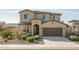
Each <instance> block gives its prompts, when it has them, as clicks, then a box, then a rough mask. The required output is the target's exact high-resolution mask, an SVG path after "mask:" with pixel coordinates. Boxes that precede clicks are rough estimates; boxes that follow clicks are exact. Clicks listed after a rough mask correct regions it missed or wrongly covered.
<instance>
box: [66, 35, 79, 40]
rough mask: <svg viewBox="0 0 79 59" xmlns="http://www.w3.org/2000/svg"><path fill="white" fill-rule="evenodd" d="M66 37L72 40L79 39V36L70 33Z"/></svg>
mask: <svg viewBox="0 0 79 59" xmlns="http://www.w3.org/2000/svg"><path fill="white" fill-rule="evenodd" d="M66 38H68V39H70V40H72V41H79V36H76V35H70V36H67V37H66Z"/></svg>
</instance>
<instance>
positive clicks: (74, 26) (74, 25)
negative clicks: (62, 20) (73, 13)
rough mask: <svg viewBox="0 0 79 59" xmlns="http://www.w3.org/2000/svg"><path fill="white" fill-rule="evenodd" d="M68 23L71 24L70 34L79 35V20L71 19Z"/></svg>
mask: <svg viewBox="0 0 79 59" xmlns="http://www.w3.org/2000/svg"><path fill="white" fill-rule="evenodd" d="M68 24H69V25H70V34H78V35H79V20H71V21H69V22H68Z"/></svg>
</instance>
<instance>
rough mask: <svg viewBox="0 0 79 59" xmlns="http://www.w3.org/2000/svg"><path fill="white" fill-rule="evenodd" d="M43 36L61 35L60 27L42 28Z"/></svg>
mask: <svg viewBox="0 0 79 59" xmlns="http://www.w3.org/2000/svg"><path fill="white" fill-rule="evenodd" d="M43 35H44V36H62V28H43Z"/></svg>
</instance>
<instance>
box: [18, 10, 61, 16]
mask: <svg viewBox="0 0 79 59" xmlns="http://www.w3.org/2000/svg"><path fill="white" fill-rule="evenodd" d="M23 11H30V12H34V13H36V14H54V15H61V13H52V12H46V11H32V10H29V9H25V10H22V11H20V12H19V13H21V12H23Z"/></svg>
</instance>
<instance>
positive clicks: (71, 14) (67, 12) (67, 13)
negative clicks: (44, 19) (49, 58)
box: [0, 9, 79, 23]
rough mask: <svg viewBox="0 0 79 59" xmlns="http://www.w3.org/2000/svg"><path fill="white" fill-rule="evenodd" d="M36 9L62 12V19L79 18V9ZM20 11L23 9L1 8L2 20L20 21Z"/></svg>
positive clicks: (8, 21)
mask: <svg viewBox="0 0 79 59" xmlns="http://www.w3.org/2000/svg"><path fill="white" fill-rule="evenodd" d="M33 10H34V9H33ZM35 10H39V11H48V12H54V13H55V12H56V13H61V14H62V16H61V20H63V21H69V20H72V19H77V20H79V9H35ZM19 11H21V9H0V21H5V22H6V23H18V22H19V13H18V12H19Z"/></svg>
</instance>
